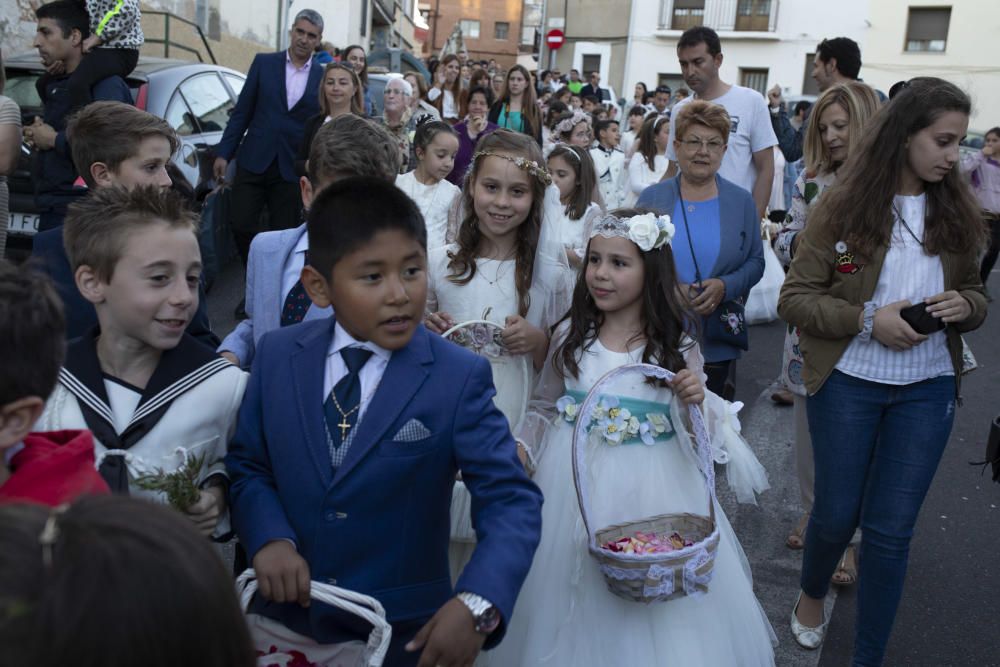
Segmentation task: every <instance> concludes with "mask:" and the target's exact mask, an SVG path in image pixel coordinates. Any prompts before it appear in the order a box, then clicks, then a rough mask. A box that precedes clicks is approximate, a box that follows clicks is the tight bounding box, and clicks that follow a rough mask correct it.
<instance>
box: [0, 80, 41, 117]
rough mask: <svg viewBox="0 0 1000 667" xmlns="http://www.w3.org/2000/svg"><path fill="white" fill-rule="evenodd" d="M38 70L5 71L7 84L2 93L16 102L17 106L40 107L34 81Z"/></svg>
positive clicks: (22, 107)
mask: <svg viewBox="0 0 1000 667" xmlns="http://www.w3.org/2000/svg"><path fill="white" fill-rule="evenodd" d="M39 75H40V72H30V71H24V70H21V71H13V72H12V71H9V70H8V71H7V84H6V85H5V86H4V89H3V94H4V95H6V96H7V97H9V98H11V99H12V100H14V101H15V102H17V106H19V107H21V109H22V110H25V109H41V108H42V99H41V98H40V97H39V96H38V90H37V89H36V88H35V82H36V81H38V77H39Z"/></svg>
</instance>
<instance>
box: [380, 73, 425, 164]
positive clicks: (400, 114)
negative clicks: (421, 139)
mask: <svg viewBox="0 0 1000 667" xmlns="http://www.w3.org/2000/svg"><path fill="white" fill-rule="evenodd" d="M412 97H413V86H411V85H410V82H409V81H407V80H406V79H403V78H398V79H389V81H388V83H386V84H385V90H384V91H383V93H382V109H383V113H382V116H381V117H380V118H378V119H377V120H378V122H380V123H382V124H383V125H385V127H386V129H387V130H389V133H390V134H391V135H392V136H393V137H394V138H395V139H396V144H397V145H398V146H399V154H400V155H401V156H402V161H401V162H400V166H399V173H401V174H405V173H406V172H408V171H410V169H411V167H415V166H416V159H415V158H414V156H413V154H412V150H413V149H412V146H411V137H413V135H414V133H415V132H416V131H417V121H418V120H419V117H417V116H416V115H415V114H414V113H413V109H412V108H411V107H410V98H412Z"/></svg>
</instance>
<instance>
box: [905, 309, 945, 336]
mask: <svg viewBox="0 0 1000 667" xmlns="http://www.w3.org/2000/svg"><path fill="white" fill-rule="evenodd" d="M899 316H900V317H902V318H903V321H904V322H906V323H907V324H909V325H910V328H912V329H913V330H914V331H916V332H917V333H918V334H923V335H925V336H929V335H931V334H932V333H934V332H936V331H941V329H944V328H945V323H944V322H943V321H942V320H941V318H939V317H934V316H933V315H931V314H930V313H928V312H927V304H926V303H923V302H921V303H917V304H914V305H912V306H908V307H906V308H903V309H902V310H901V311H899Z"/></svg>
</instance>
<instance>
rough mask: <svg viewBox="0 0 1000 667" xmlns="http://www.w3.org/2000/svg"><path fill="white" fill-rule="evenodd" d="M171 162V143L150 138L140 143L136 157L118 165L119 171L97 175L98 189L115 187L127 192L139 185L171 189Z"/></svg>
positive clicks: (102, 172) (155, 137)
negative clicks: (169, 168)
mask: <svg viewBox="0 0 1000 667" xmlns="http://www.w3.org/2000/svg"><path fill="white" fill-rule="evenodd" d="M168 162H170V142H169V141H167V140H166V138H165V137H160V136H150V137H146V138H145V139H143V140H142V141H141V142H140V143H139V150H137V151H136V153H135V155H133V156H132V157H130V158H128V159H127V160H125V161H123V162H122V163H121V164H120V165H118V169H116V170H111V169H102V170H99V171H98V173H97V174H95V178H94V180H95V182H96V183H97V186H98V187H111V186H114V185H117V186H121V187H124V188H125V189H127V190H131V189H132V188H134V187H136V186H139V185H155V186H157V187H161V188H169V187H170V175H169V174H168V173H167V163H168Z"/></svg>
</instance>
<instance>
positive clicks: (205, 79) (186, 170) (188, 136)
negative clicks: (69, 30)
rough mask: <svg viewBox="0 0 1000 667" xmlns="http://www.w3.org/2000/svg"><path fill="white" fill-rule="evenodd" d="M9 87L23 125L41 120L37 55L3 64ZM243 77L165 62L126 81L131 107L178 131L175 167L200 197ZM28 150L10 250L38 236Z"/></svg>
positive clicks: (148, 64) (144, 62) (15, 183)
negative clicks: (35, 119)
mask: <svg viewBox="0 0 1000 667" xmlns="http://www.w3.org/2000/svg"><path fill="white" fill-rule="evenodd" d="M4 70H5V73H6V75H7V84H6V87H5V89H4V94H5V95H7V96H8V97H10V98H12V99H13V100H14V101H16V102H17V103H18V105H19V106H20V107H21V115H22V122H23V123H24V124H26V125H27V124H30V123H31V122H32V121H33V119H34V117H35V116H41V115H42V103H41V100H40V99H39V97H38V92H37V91H36V90H35V82H36V81H37V80H38V78H39V77H40V76H41V75H42V74H43V72H44V67H43V66H42V62H41V60H40V59H39V57H38V55H37V54H35V53H29V54H25V55H20V56H14V57H10V58H5V59H4ZM245 80H246V77H245V76H244V75H243V74H241V73H240V72H237V71H236V70H232V69H229V68H227V67H221V66H219V65H212V64H206V63H192V62H188V61H183V60H174V59H167V58H152V57H146V56H143V57H140V58H139V64H138V65H137V66H136V68H135V71H134V72H133V73H132V75H131V76H129V77H128V79H127V82H128V85H129V88H131V89H132V98H133V100H134V101H135V105H136V106H137V107H139V108H140V109H145V110H146V111H149V112H150V113H153V114H156V115H157V116H160V117H161V118H164V119H166V121H167V122H168V123H170V126H171V127H173V128H174V130H176V132H177V135H178V139H180V147H179V148H178V150H177V153H176V154H175V155H174V156H173V162H174V163H175V164H176V165H177V166H178V168H180V170H181V172H182V173H183V174H184V176H185V177H186V178H187V179H188V181H190V183H191V185H192V186H193V187H194V188H195V189H196V191H204V189H205V187H206V183H207V181H208V180H210V179H211V178H212V163H213V161H214V159H215V157H214V154H213V151H212V149H213V147H214V146H215V145H216V144H217V143H219V141H220V140H221V139H222V132H223V130H225V128H226V124H227V123H228V122H229V113H230V111H231V110H232V108H233V107H234V106H235V104H236V98H237V97H238V96H239V94H240V91H241V90H242V89H243V84H244V82H245ZM32 150H33V149H32V148H31V147H29V146H27V145H25V144H22V145H21V159H20V162H19V164H18V168H17V171H15V172H14V174H13V175H12V176H11V177H10V178H9V179H8V188H9V189H10V212H11V215H10V226H9V230H8V231H9V235H8V238H7V245H8V248H9V249H11V250H13V251H14V252H18V251H20V252H22V253H23V252H24V251H26V250H30V247H31V239H30V237H31V236H32V235H33V234H34V233H35V232H37V231H38V211H37V209H36V208H35V190H34V185H33V184H32V182H31V159H32Z"/></svg>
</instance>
